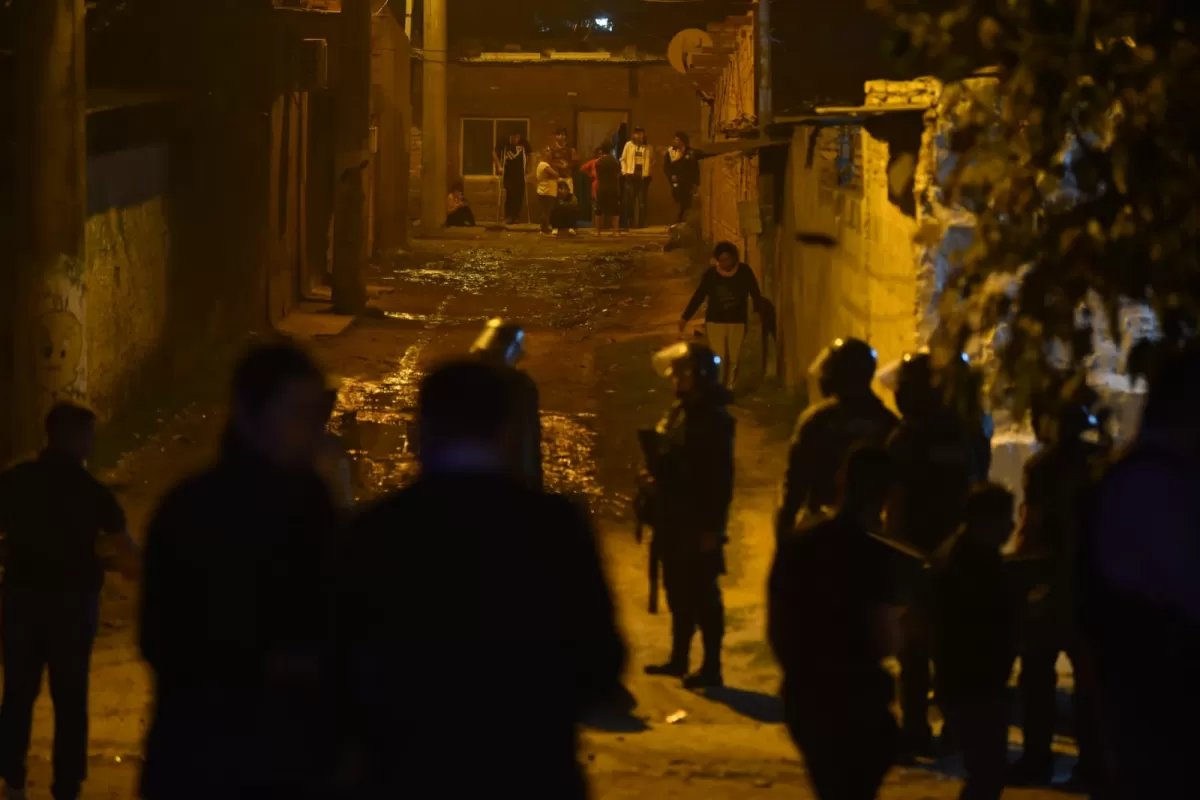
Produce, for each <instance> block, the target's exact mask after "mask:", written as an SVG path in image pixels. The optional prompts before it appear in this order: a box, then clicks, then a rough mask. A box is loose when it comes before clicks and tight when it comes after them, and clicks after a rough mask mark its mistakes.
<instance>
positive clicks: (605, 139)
mask: <svg viewBox="0 0 1200 800" xmlns="http://www.w3.org/2000/svg"><path fill="white" fill-rule="evenodd" d="M628 122H629V112H628V111H580V112H579V117H578V119H577V120H576V138H575V147H576V149H578V150H579V155H580V156H581V157H583V158H584V160H587V159H590V158H591V157H592V153H593V152H595V150H596V148H597V147H606V148H612V147H615V146H616V145H615V142H616V135H617V131H619V130H620V129H621V126H622V125H625V124H627V123H628ZM614 155H616V156H620V153H614Z"/></svg>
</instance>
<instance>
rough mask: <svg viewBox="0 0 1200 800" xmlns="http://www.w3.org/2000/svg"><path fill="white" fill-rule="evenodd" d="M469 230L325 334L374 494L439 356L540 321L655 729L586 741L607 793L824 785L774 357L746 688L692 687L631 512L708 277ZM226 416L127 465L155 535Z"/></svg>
mask: <svg viewBox="0 0 1200 800" xmlns="http://www.w3.org/2000/svg"><path fill="white" fill-rule="evenodd" d="M461 236H462V237H464V238H459V239H454V240H438V241H424V242H422V243H420V244H419V245H418V249H417V252H416V253H415V254H414V255H412V256H410V257H408V258H407V259H406V260H405V261H404V262H403V263H398V264H395V265H389V266H385V267H377V268H376V269H375V270H374V271H373V274H372V276H371V280H372V283H373V285H374V287H375V289H376V291H375V292H374V293H375V294H376V295H377V299H376V300H375V302H374V303H373V305H374V307H375V310H374V311H373V313H371V314H369V315H366V316H364V317H363V318H361V319H359V320H358V321H357V322H355V324H354V325H352V326H351V327H350V328H349V329H348V330H346V331H345V332H344V333H342V334H341V335H339V336H336V337H332V338H317V339H315V340H313V341H311V342H310V344H311V346H312V347H313V349H314V350H315V352H316V353H317V354H318V356H319V357H320V358H321V360H322V361H323V362H324V363H325V364H326V365H327V366H328V368H329V369H330V370H331V371H333V372H334V373H336V374H337V375H339V376H341V378H342V380H343V383H342V392H341V397H340V404H339V405H340V408H341V410H343V411H351V410H354V411H357V412H358V414H357V419H358V421H357V424H356V428H357V430H355V431H353V432H350V431H347V432H346V433H347V436H348V437H350V438H352V439H355V440H356V445H355V448H356V450H358V451H359V457H358V459H357V474H358V480H359V484H360V494H361V497H362V499H368V498H369V497H371V496H373V495H376V494H378V493H381V492H385V491H387V490H389V489H391V488H394V487H396V486H397V485H399V484H400V483H401V482H402V481H404V480H405V478H406V477H407V476H409V475H410V474H411V473H412V471H413V469H414V462H413V457H412V453H411V451H410V448H409V447H408V425H407V422H408V420H410V419H411V410H410V409H411V406H412V405H413V404H414V402H415V391H416V384H417V381H418V379H419V376H420V374H421V373H422V371H423V370H424V369H425V368H426V367H427V366H428V365H429V364H431V363H433V362H435V361H437V360H438V359H439V358H442V357H445V356H448V355H451V354H461V353H464V352H466V350H467V348H468V346H469V345H470V343H471V341H472V340H473V338H474V336H475V335H476V333H477V332H478V330H479V327H480V325H481V323H482V322H483V321H484V320H485V319H487V318H489V317H491V316H496V315H505V316H509V317H512V318H515V319H519V320H521V321H522V322H524V323H525V324H526V325H527V328H528V351H529V357H528V360H527V362H526V364H525V366H526V368H527V369H528V370H529V372H530V373H531V374H532V375H533V376H534V378H535V379H537V381H538V383H539V385H540V387H541V393H542V407H543V413H544V423H543V424H544V430H545V438H546V441H545V461H546V476H547V482H548V484H549V488H551V489H552V490H555V491H562V492H567V493H571V494H575V495H580V496H583V497H584V498H586V500H587V502H588V504H589V505H590V507H591V508H592V510H593V512H594V516H595V518H596V521H597V525H598V528H599V531H600V534H601V541H602V543H603V547H604V551H605V555H606V560H607V567H608V571H609V575H610V578H611V581H612V584H613V587H614V591H615V593H616V594H617V597H618V602H619V604H620V607H621V619H622V624H623V627H624V630H625V633H626V635H627V637H628V639H629V642H630V648H631V654H632V660H631V665H630V675H629V683H628V685H629V687H630V689H631V690H632V691H633V693H634V694H635V696H636V697H637V699H638V708H637V711H636V715H637V716H638V717H639V718H640V719H641V720H642V724H641V725H639V726H629V728H630V729H628V730H592V731H589V732H588V733H587V735H586V737H585V745H584V757H585V758H586V760H587V763H588V766H589V771H590V772H591V774H592V777H593V783H594V786H595V790H596V791H595V794H596V796H597V797H599V798H623V797H633V796H635V795H637V796H639V797H648V798H671V797H705V798H731V799H732V798H749V797H754V798H760V797H761V798H774V797H780V798H782V797H788V798H804V797H810V796H811V795H810V794H809V792H808V787H807V785H806V782H805V779H804V772H803V768H802V766H801V764H800V763H799V761H798V759H797V757H796V754H795V751H794V749H793V748H792V746H791V744H790V742H789V741H788V739H787V737H786V735H785V733H784V731H783V729H782V726H780V725H779V724H778V722H779V719H780V707H779V703H778V701H777V699H776V698H775V697H774V689H775V686H776V683H777V677H778V676H777V673H776V670H775V668H774V666H773V663H772V661H771V658H770V654H769V652H768V650H767V648H766V646H765V644H764V642H763V635H762V634H763V623H764V615H763V587H764V581H765V574H766V570H767V567H768V563H769V559H770V557H771V553H772V543H771V539H772V537H771V534H770V518H771V509H772V506H773V502H774V498H775V490H776V486H777V484H778V481H779V478H780V470H781V469H782V464H783V456H784V452H785V449H786V439H787V435H788V433H789V431H790V427H791V424H792V422H793V419H794V410H793V409H792V408H791V407H790V404H789V403H788V401H787V400H786V399H785V398H784V397H783V396H782V395H780V394H778V393H774V392H773V391H772V390H770V389H769V388H768V387H765V386H758V384H759V383H760V381H761V375H760V371H759V370H758V369H757V368H756V367H754V366H753V365H754V364H755V363H757V360H758V359H759V358H760V354H759V351H758V349H757V348H755V347H751V349H750V351H749V352H748V353H747V369H746V370H745V371H744V373H743V376H742V377H743V382H742V388H743V390H746V391H749V390H753V391H752V392H750V393H749V394H747V395H745V396H744V398H743V399H741V400H739V401H738V403H737V405H736V407H735V408H734V414H735V416H736V417H737V419H738V439H737V497H736V501H735V507H734V510H733V514H732V517H731V519H732V522H731V528H730V539H731V545H730V551H729V559H728V560H729V567H730V569H729V575H728V578H727V580H726V600H727V605H728V609H729V611H728V623H729V624H728V636H727V639H726V664H727V667H726V679H727V681H728V683H729V686H730V688H729V689H727V690H725V691H723V692H721V693H718V694H716V695H714V696H712V697H702V696H699V695H697V694H693V693H691V692H687V691H684V690H683V689H681V688H680V687H679V686H678V683H677V682H674V681H670V680H667V679H662V678H655V679H650V678H646V677H644V676H643V675H642V674H641V667H642V666H643V665H644V664H646V663H650V662H653V661H661V660H663V659H664V658H665V656H666V645H667V635H668V621H667V618H666V616H665V615H664V616H659V617H652V616H650V615H648V614H647V613H646V611H645V608H646V599H647V597H646V594H647V589H646V578H645V571H644V570H645V560H644V555H643V553H642V552H641V551H640V549H639V548H638V547H637V546H636V545H635V544H634V543H633V539H632V535H631V522H630V517H629V513H628V504H629V500H630V495H631V488H632V485H633V477H634V474H635V471H636V468H637V464H638V451H637V439H636V430H637V428H638V427H639V426H644V425H648V424H651V423H653V422H654V421H655V420H656V419H657V417H658V416H659V415H660V414H661V413H662V412H663V410H664V409H665V408H666V407H667V406H668V405H669V403H670V396H669V391H668V387H667V386H666V385H665V384H664V383H663V382H662V381H660V380H659V379H658V378H657V377H656V376H654V374H653V373H652V372H651V370H650V368H649V358H650V355H651V353H652V352H654V351H655V350H656V349H657V348H659V347H661V346H662V345H663V344H665V343H668V342H670V341H673V340H674V339H675V338H676V335H677V334H676V321H677V320H678V315H679V312H680V310H681V308H682V306H683V304H684V303H685V302H686V299H687V296H688V294H689V293H690V291H691V288H692V286H693V280H694V277H695V274H696V269H695V268H694V267H693V266H692V265H691V263H690V262H689V260H688V258H687V257H686V256H685V255H684V254H682V253H678V252H676V253H670V254H664V253H663V252H662V250H661V239H656V238H655V237H653V236H645V235H643V236H638V237H627V238H622V239H605V240H603V241H602V242H596V241H594V240H590V239H589V240H586V241H585V240H578V241H575V240H563V241H559V240H549V239H546V238H543V237H538V236H535V235H530V234H500V233H483V232H476V233H465V234H461ZM317 327H320V326H315V327H314V329H316V328H317ZM749 340H750V341H754V337H753V336H751V337H750V339H749ZM222 417H223V412H222V410H221V409H220V408H219V407H218V406H215V405H212V404H210V403H204V402H198V403H195V404H192V405H190V406H188V407H185V408H183V409H181V410H179V411H178V412H170V411H168V412H165V413H164V415H163V417H162V418H161V420H159V421H157V422H156V425H155V429H154V430H153V431H146V432H145V434H144V436H143V439H142V440H141V445H140V446H139V447H137V448H136V449H134V450H132V451H131V452H129V453H128V454H127V455H126V456H125V457H124V458H122V459H121V461H120V463H118V464H117V465H116V467H114V468H113V469H112V470H110V471H109V472H108V474H107V476H106V477H107V478H108V479H110V480H111V481H113V482H115V483H116V484H117V485H119V486H120V487H121V494H122V499H123V501H124V502H125V504H126V505H127V507H128V509H129V513H130V519H131V524H132V526H133V529H134V530H135V532H136V533H137V534H139V535H140V533H141V532H142V531H143V530H144V525H145V522H146V518H147V517H148V515H149V513H151V511H152V509H153V504H154V502H155V500H156V498H157V497H158V496H160V495H161V493H162V491H163V490H164V489H165V488H166V486H167V485H169V483H170V482H172V481H174V480H177V479H178V478H179V477H181V476H183V475H185V474H187V473H188V472H190V471H193V470H195V469H197V468H199V467H200V466H201V465H203V464H204V463H205V461H206V460H207V459H208V458H210V457H211V455H212V453H213V448H214V446H215V442H216V439H217V436H218V433H219V431H220V427H221V424H222ZM134 595H135V592H134V591H133V590H132V588H131V587H129V586H127V585H125V584H123V583H121V582H119V581H114V582H113V583H111V584H110V586H109V587H108V588H107V590H106V595H105V607H104V625H103V631H102V635H101V638H100V641H99V644H98V647H97V652H96V657H95V669H94V675H93V684H92V685H93V696H92V724H93V728H92V738H93V755H94V759H93V761H94V764H93V766H94V768H93V772H92V777H91V779H90V780H89V783H88V786H87V788H86V793H85V796H86V797H97V798H99V797H129V796H131V791H132V786H133V784H134V781H135V775H136V766H137V756H138V753H139V750H140V748H139V743H140V741H141V737H142V733H143V730H144V726H145V718H146V705H147V701H148V681H147V677H146V674H145V671H144V669H143V668H142V666H141V665H140V663H139V662H138V661H137V658H136V654H135V650H134V647H133V639H132V629H131V625H130V618H131V615H132V608H133V596H134ZM698 646H699V643H698V642H697V647H698ZM695 657H696V658H697V659H698V657H699V655H698V653H697V654H696V656H695ZM680 710H682V711H685V712H686V714H687V716H686V718H685V719H684V720H683V721H682V722H679V723H677V724H668V723H666V721H665V720H666V718H667V716H668V715H671V714H673V713H674V712H676V711H680ZM49 712H50V709H49V704H48V701H47V699H46V698H45V697H43V699H42V702H41V703H40V704H39V708H38V713H37V721H36V725H35V733H34V742H35V743H34V751H35V752H34V756H35V763H34V764H33V765H32V776H33V785H32V787H31V788H32V794H33V796H35V797H37V796H39V795H38V793H39V792H43V793H44V792H45V787H46V786H47V785H48V783H49V781H48V766H47V765H46V764H45V762H44V760H45V758H46V757H47V756H48V753H49V736H50V732H51V728H52V726H51V717H50V713H49ZM465 724H470V723H465ZM633 728H637V729H636V730H635V729H633ZM469 758H470V756H469V753H464V759H466V760H468V761H469ZM117 759H120V760H119V761H118V760H117ZM957 787H958V784H957V782H956V781H955V780H953V779H951V778H948V777H947V776H945V775H943V774H941V773H938V772H936V771H933V770H932V769H904V770H900V769H898V770H895V771H894V772H893V774H892V776H891V778H890V779H889V784H888V787H887V789H886V790H885V792H884V794H883V797H884V798H886V799H890V800H902V799H903V800H916V798H951V797H954V796H956V794H957ZM446 795H447V796H452V795H453V778H452V776H446ZM43 796H44V795H43ZM1011 796H1012V797H1014V798H1018V797H1029V798H1034V797H1043V796H1046V797H1048V796H1050V795H1049V794H1047V793H1028V792H1025V793H1023V792H1016V791H1014V792H1013V793H1012V795H1011Z"/></svg>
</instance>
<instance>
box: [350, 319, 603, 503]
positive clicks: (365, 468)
mask: <svg viewBox="0 0 1200 800" xmlns="http://www.w3.org/2000/svg"><path fill="white" fill-rule="evenodd" d="M453 299H454V298H453V296H451V297H447V298H445V299H444V300H443V301H442V302H441V303H440V304H439V305H438V307H437V309H436V310H435V312H434V313H433V314H432V315H429V317H428V320H427V324H426V326H425V327H424V329H423V330H422V331H421V332H420V334H419V335H418V336H417V339H416V340H415V341H414V342H413V343H412V344H411V345H409V347H408V349H407V350H405V352H404V355H403V356H401V358H400V360H399V361H398V362H397V363H396V368H395V369H394V370H392V371H391V372H390V373H388V374H386V375H384V376H383V377H381V378H379V379H378V380H360V379H354V378H347V379H344V380H343V381H342V384H341V387H340V388H339V392H338V406H337V412H336V414H335V421H334V431H335V432H336V433H337V434H338V435H340V436H341V437H342V441H343V444H344V446H345V447H346V448H347V450H348V451H350V455H351V457H352V459H353V460H354V474H355V483H356V485H357V494H358V496H359V499H360V500H369V499H371V498H373V497H377V496H379V495H381V494H384V493H386V492H388V491H391V490H393V489H396V488H398V487H400V486H402V485H404V484H405V483H406V482H408V481H409V480H411V478H412V477H413V476H414V475H415V474H416V472H417V463H416V452H415V439H416V405H417V392H418V385H419V383H420V380H421V363H420V362H421V354H422V352H423V351H424V350H425V348H426V347H427V346H428V345H429V343H430V342H431V341H432V340H433V337H434V335H435V334H436V333H437V331H438V329H439V328H440V327H441V326H442V325H444V324H446V323H450V322H453V321H455V320H453V319H448V318H447V317H446V316H445V312H446V309H447V307H448V306H449V304H450V303H451V301H452V300H453ZM595 445H596V430H595V415H594V414H590V413H578V414H564V413H556V412H543V413H542V459H543V471H544V474H545V481H546V488H547V490H549V491H552V492H556V493H559V494H564V495H570V496H574V497H577V498H579V499H580V500H584V501H586V503H587V505H588V507H589V508H590V509H592V510H593V512H599V511H600V510H602V509H604V510H608V509H609V508H610V507H615V506H616V505H617V504H618V503H619V501H618V500H617V499H616V498H611V499H610V498H607V497H606V496H605V494H604V492H603V490H602V488H601V486H600V483H599V480H598V477H597V469H596V458H595Z"/></svg>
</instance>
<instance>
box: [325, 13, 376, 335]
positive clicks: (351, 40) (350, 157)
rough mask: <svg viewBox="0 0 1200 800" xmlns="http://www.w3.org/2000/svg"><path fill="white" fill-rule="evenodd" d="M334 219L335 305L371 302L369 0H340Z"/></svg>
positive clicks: (351, 310)
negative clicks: (367, 185)
mask: <svg viewBox="0 0 1200 800" xmlns="http://www.w3.org/2000/svg"><path fill="white" fill-rule="evenodd" d="M341 16H342V19H341V22H342V37H343V38H342V58H341V65H340V66H341V69H340V70H339V73H340V79H339V85H338V95H337V116H338V121H337V159H336V162H335V163H336V169H337V175H336V176H335V180H336V183H335V186H334V192H335V197H336V200H335V203H334V217H333V307H334V310H335V311H337V312H338V313H339V314H357V313H358V312H360V311H362V310H363V309H364V308H365V307H366V305H367V261H368V260H369V258H370V255H371V254H370V253H368V252H367V224H368V220H367V194H366V176H365V175H364V174H363V172H364V170H366V168H367V166H368V165H369V164H370V158H371V156H370V141H369V139H370V135H371V0H342V15H341Z"/></svg>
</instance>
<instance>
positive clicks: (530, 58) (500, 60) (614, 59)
mask: <svg viewBox="0 0 1200 800" xmlns="http://www.w3.org/2000/svg"><path fill="white" fill-rule="evenodd" d="M457 60H458V61H459V62H460V63H463V64H556V63H574V64H659V63H661V64H665V63H667V58H666V56H657V55H648V54H645V53H636V54H632V55H627V54H625V53H608V52H590V53H589V52H578V53H569V52H565V53H560V52H556V51H548V52H545V53H529V52H519V53H513V52H497V53H480V54H479V55H475V56H466V57H464V58H460V59H457Z"/></svg>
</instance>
